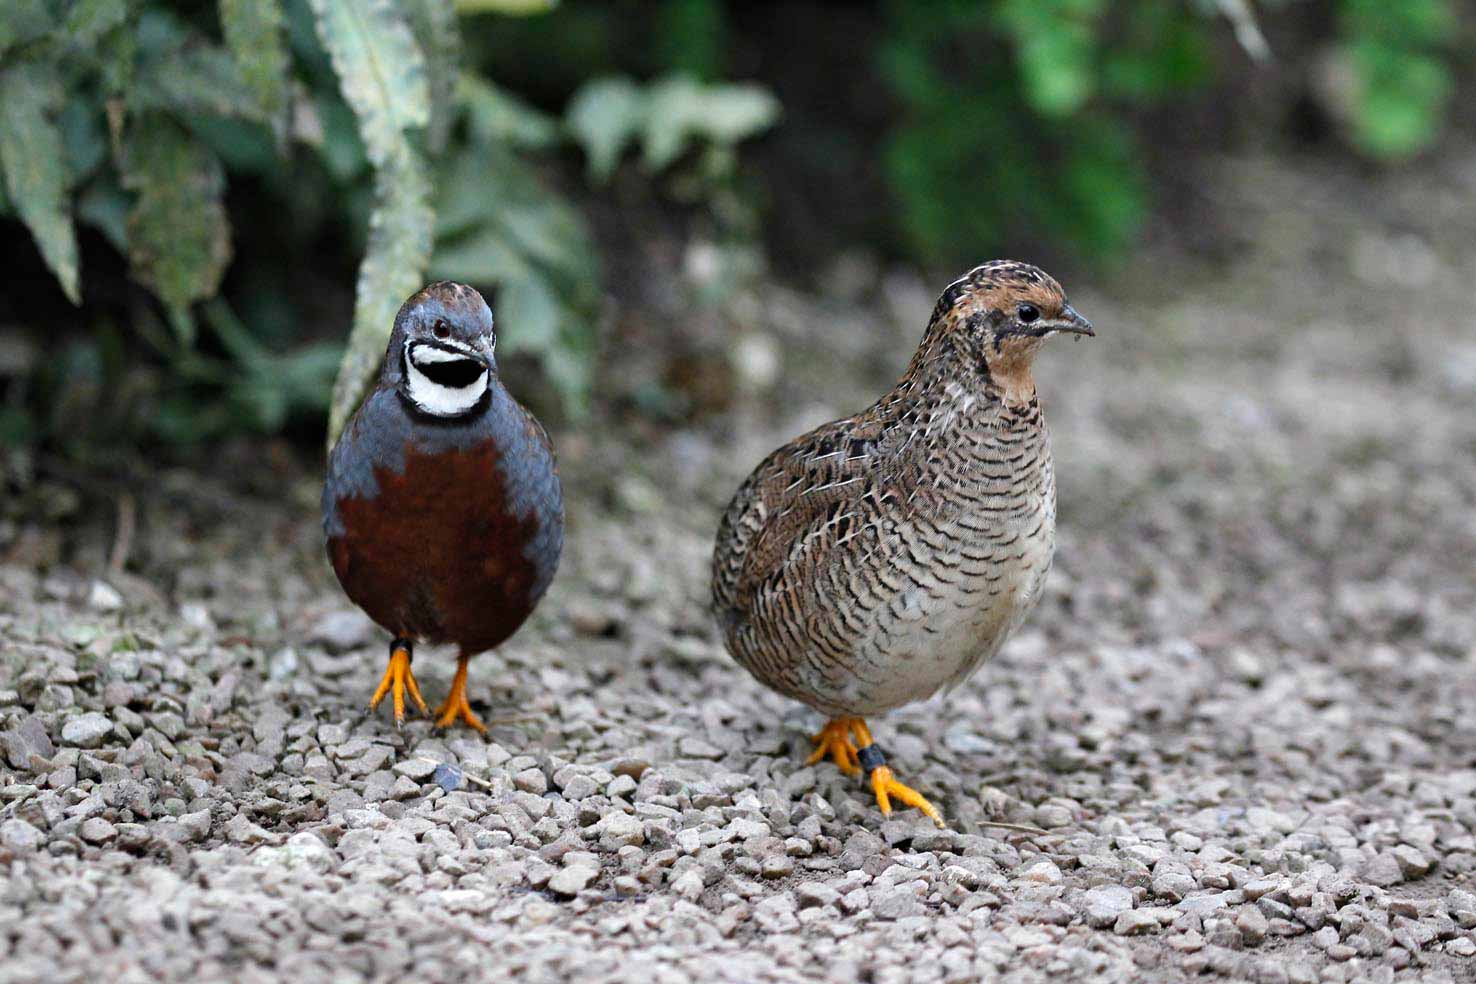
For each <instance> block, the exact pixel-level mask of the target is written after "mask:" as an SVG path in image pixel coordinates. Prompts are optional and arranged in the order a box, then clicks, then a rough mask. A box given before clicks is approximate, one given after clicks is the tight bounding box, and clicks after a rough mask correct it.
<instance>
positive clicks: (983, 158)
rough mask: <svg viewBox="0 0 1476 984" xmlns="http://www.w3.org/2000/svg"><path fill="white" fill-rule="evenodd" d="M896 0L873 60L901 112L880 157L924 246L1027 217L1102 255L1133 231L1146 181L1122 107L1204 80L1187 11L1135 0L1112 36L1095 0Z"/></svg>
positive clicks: (991, 234)
mask: <svg viewBox="0 0 1476 984" xmlns="http://www.w3.org/2000/svg"><path fill="white" fill-rule="evenodd" d="M890 10H891V24H890V31H889V34H888V37H887V40H886V41H885V43H884V44H883V46H882V49H881V53H880V57H881V64H882V71H883V73H884V75H885V76H886V78H887V79H888V81H889V82H890V84H891V86H892V88H893V91H894V92H895V93H896V94H897V96H898V98H899V100H900V101H901V103H902V105H903V107H904V109H903V115H902V120H901V122H900V123H899V125H898V126H897V127H896V129H895V130H894V132H893V133H892V135H891V137H890V138H889V141H888V145H887V148H886V152H885V153H886V167H887V175H888V179H889V184H890V186H891V189H892V193H893V194H894V195H895V196H896V198H897V200H898V202H899V204H900V206H901V220H902V224H903V231H904V233H905V235H906V236H907V239H908V241H909V243H910V244H911V246H912V248H913V249H914V250H915V251H916V252H917V253H918V254H919V255H921V256H924V257H927V258H932V259H941V258H945V257H946V258H950V259H951V258H953V256H952V254H953V253H955V252H956V251H957V245H956V244H959V243H963V244H966V246H967V248H968V249H969V251H971V252H977V251H978V248H979V247H980V245H998V244H999V240H1000V238H1001V236H1002V235H1003V233H1004V231H1005V230H1007V229H1010V228H1014V227H1019V226H1020V225H1021V224H1024V223H1034V224H1036V225H1038V226H1039V227H1040V231H1041V233H1042V234H1043V235H1044V236H1046V237H1051V238H1063V239H1066V240H1067V241H1070V242H1073V243H1075V244H1076V245H1077V246H1078V247H1079V248H1081V249H1083V250H1085V251H1087V252H1093V253H1099V254H1101V253H1107V252H1110V251H1111V250H1113V249H1115V248H1117V247H1120V246H1121V245H1123V244H1124V243H1125V242H1126V241H1127V240H1128V239H1129V238H1130V237H1131V236H1132V235H1133V234H1134V233H1135V232H1136V230H1137V229H1138V227H1139V225H1140V224H1141V222H1142V220H1143V218H1144V216H1145V214H1146V210H1147V198H1146V196H1147V191H1146V179H1145V177H1144V174H1143V169H1142V165H1141V163H1140V161H1139V153H1138V149H1137V147H1136V145H1135V141H1134V138H1133V132H1132V129H1131V127H1129V126H1128V125H1127V123H1126V122H1125V121H1124V120H1123V119H1122V118H1121V110H1122V109H1123V108H1125V107H1130V106H1133V105H1141V104H1144V103H1150V102H1153V101H1155V100H1158V99H1162V98H1164V97H1165V96H1167V95H1169V94H1171V93H1175V92H1179V91H1182V90H1184V89H1188V88H1191V87H1193V86H1196V85H1199V84H1202V83H1203V82H1204V81H1205V80H1206V78H1207V76H1208V72H1209V56H1208V51H1207V42H1206V38H1205V36H1204V32H1203V29H1202V27H1201V25H1200V24H1199V23H1198V21H1197V19H1196V17H1195V16H1194V14H1193V13H1192V12H1190V11H1189V10H1187V9H1186V8H1184V7H1182V6H1180V5H1177V4H1159V3H1152V4H1148V3H1139V4H1133V5H1131V6H1130V8H1129V10H1128V12H1127V15H1126V17H1125V19H1124V20H1123V22H1122V23H1121V24H1113V25H1112V26H1113V32H1112V34H1111V36H1110V38H1109V35H1108V26H1109V18H1108V14H1109V9H1108V5H1107V4H1106V3H1105V2H1104V0H1001V2H999V3H997V4H993V5H977V4H966V3H951V4H949V5H947V6H946V8H945V7H943V6H935V7H932V8H929V10H928V11H926V12H924V11H922V10H921V9H920V8H919V7H917V6H915V5H911V4H906V3H894V4H892V5H891V7H890ZM1010 56H1012V57H1010Z"/></svg>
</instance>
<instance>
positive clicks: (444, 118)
mask: <svg viewBox="0 0 1476 984" xmlns="http://www.w3.org/2000/svg"><path fill="white" fill-rule="evenodd" d="M407 12H408V13H409V15H410V27H411V30H413V31H414V32H415V40H416V42H417V43H418V44H419V45H420V50H421V53H422V54H424V56H425V70H426V84H427V86H428V88H429V89H430V126H429V127H428V128H427V130H426V136H425V141H426V146H427V147H428V148H429V149H430V152H431V153H432V154H439V153H441V152H442V151H444V150H445V149H446V140H447V138H448V137H449V136H450V134H451V124H452V123H453V122H454V121H455V119H456V88H457V81H458V76H459V74H460V73H459V69H458V62H459V61H460V58H461V32H460V30H459V29H458V28H457V26H456V8H455V6H454V5H453V4H452V3H451V0H408V4H407Z"/></svg>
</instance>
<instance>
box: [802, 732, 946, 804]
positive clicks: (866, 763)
mask: <svg viewBox="0 0 1476 984" xmlns="http://www.w3.org/2000/svg"><path fill="white" fill-rule="evenodd" d="M811 740H812V741H814V742H815V751H814V752H813V753H811V755H810V758H809V760H808V761H807V762H806V763H805V764H806V765H814V764H815V763H817V762H820V761H822V760H824V759H825V758H826V756H829V757H831V758H833V759H834V760H835V764H836V766H837V767H839V768H840V770H841V771H842V772H844V773H845V774H846V775H848V776H859V775H860V774H861V772H862V770H865V772H866V773H867V775H869V776H870V777H871V791H872V794H873V795H875V796H876V805H877V806H878V807H880V808H881V811H882V814H883V815H884V816H890V815H891V812H892V800H893V799H896V800H897V801H898V802H899V803H901V804H902V805H903V806H911V807H914V808H916V809H918V810H921V811H922V813H923V815H925V816H926V817H927V818H928V819H929V820H931V821H933V823H934V824H936V825H937V826H938V827H940V828H941V827H942V826H943V814H941V813H939V812H938V808H937V807H935V806H934V805H933V804H932V803H929V802H928V799H927V797H926V796H924V795H923V794H922V793H919V792H918V791H917V790H915V789H913V788H912V787H911V786H908V785H905V784H904V783H902V782H899V781H898V779H897V777H896V775H895V774H893V772H892V770H891V769H890V768H889V767H888V766H887V758H886V756H885V755H884V754H883V753H882V750H881V746H880V745H878V744H877V743H876V742H875V741H873V740H872V738H871V729H869V728H868V727H866V722H865V721H863V720H862V719H861V718H858V717H852V718H846V717H840V718H835V719H833V720H831V721H830V722H829V723H827V724H826V725H825V727H823V728H821V729H820V733H819V734H817V735H815V736H814V737H813V738H812V739H811Z"/></svg>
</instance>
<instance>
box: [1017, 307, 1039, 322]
mask: <svg viewBox="0 0 1476 984" xmlns="http://www.w3.org/2000/svg"><path fill="white" fill-rule="evenodd" d="M1015 317H1017V318H1019V319H1020V324H1022V325H1028V324H1030V322H1032V321H1034V320H1035V319H1036V318H1039V317H1040V308H1038V307H1036V306H1035V305H1034V304H1021V305H1020V306H1019V307H1017V308H1015Z"/></svg>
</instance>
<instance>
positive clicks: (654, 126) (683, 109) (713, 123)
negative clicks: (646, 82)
mask: <svg viewBox="0 0 1476 984" xmlns="http://www.w3.org/2000/svg"><path fill="white" fill-rule="evenodd" d="M648 99H649V102H648V104H647V107H646V114H645V125H644V129H643V132H642V150H643V152H644V160H645V164H646V167H647V169H649V170H651V171H660V170H662V169H664V168H666V167H668V166H670V165H671V163H672V162H673V161H675V160H676V159H677V158H678V157H680V156H681V155H682V152H683V151H684V150H686V148H687V144H688V141H689V140H690V139H691V138H692V137H702V138H706V139H708V140H711V141H712V142H714V143H717V144H729V145H731V144H735V143H738V142H739V141H741V140H744V139H745V138H747V137H750V136H752V135H754V134H756V133H761V132H763V131H764V130H766V129H768V128H769V127H770V126H772V125H773V124H774V122H775V121H776V120H778V119H779V100H777V99H775V98H774V96H773V95H772V94H771V93H769V91H768V90H766V89H764V88H763V87H762V86H757V85H702V84H700V83H698V82H696V81H694V80H693V79H691V78H689V77H688V76H685V75H677V76H672V77H670V78H666V79H662V80H660V81H658V82H656V83H654V84H653V85H652V86H651V89H650V92H649V94H648Z"/></svg>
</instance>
